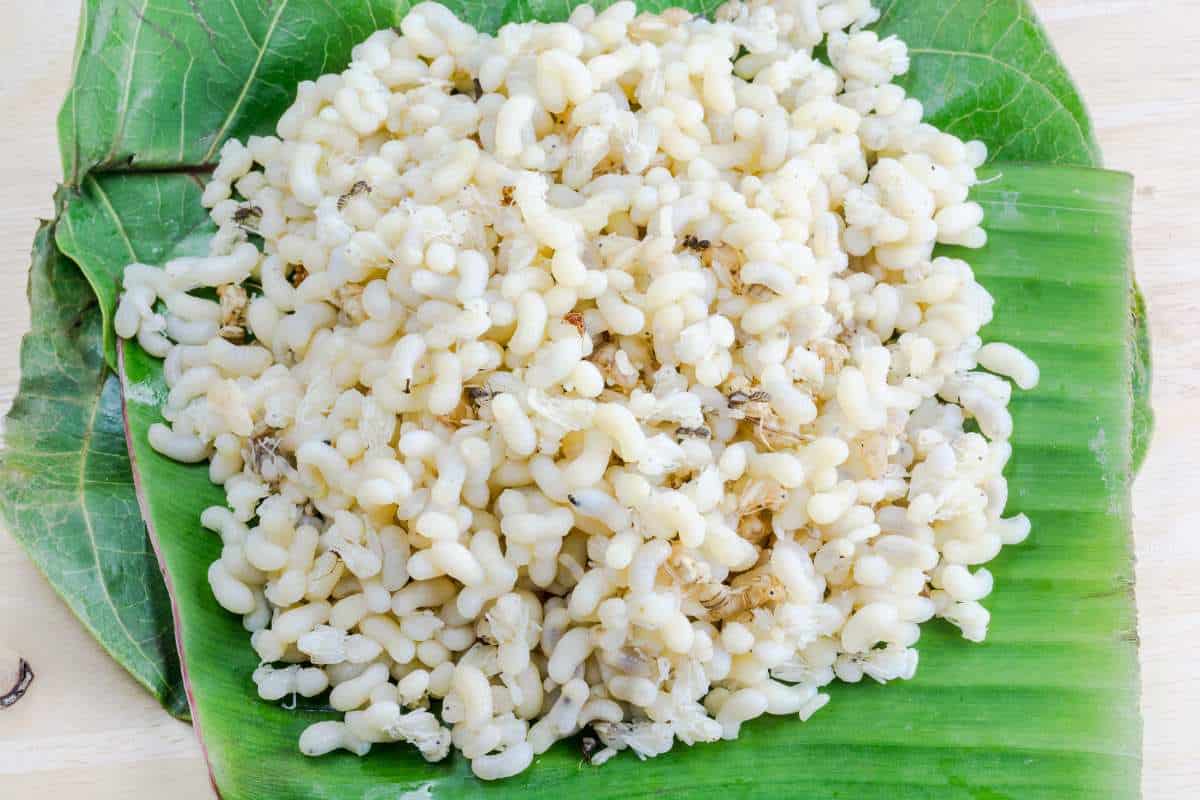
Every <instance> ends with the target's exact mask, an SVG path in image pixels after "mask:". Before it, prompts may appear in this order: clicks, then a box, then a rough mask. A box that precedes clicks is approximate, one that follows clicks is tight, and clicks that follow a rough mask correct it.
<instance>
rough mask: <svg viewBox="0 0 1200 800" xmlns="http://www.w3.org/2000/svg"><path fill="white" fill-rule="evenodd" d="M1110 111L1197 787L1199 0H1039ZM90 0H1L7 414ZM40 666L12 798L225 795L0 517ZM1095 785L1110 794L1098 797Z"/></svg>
mask: <svg viewBox="0 0 1200 800" xmlns="http://www.w3.org/2000/svg"><path fill="white" fill-rule="evenodd" d="M1035 5H1036V6H1037V9H1038V11H1039V12H1040V13H1041V16H1042V19H1043V20H1044V21H1045V23H1046V25H1047V27H1048V28H1049V29H1050V33H1051V35H1052V38H1053V39H1054V42H1055V44H1056V45H1057V47H1058V48H1059V51H1060V52H1061V53H1062V55H1063V58H1064V59H1065V61H1066V63H1067V65H1068V66H1069V67H1070V69H1071V71H1072V73H1073V74H1074V76H1075V78H1076V80H1077V81H1078V82H1079V84H1080V86H1081V87H1082V90H1083V94H1084V96H1085V97H1086V98H1087V100H1088V102H1089V104H1090V107H1091V110H1092V114H1093V116H1094V118H1095V121H1096V125H1097V128H1098V132H1099V137H1100V141H1101V143H1102V144H1103V147H1104V153H1105V157H1106V160H1107V163H1108V166H1110V167H1112V168H1114V169H1121V170H1127V171H1129V172H1132V173H1133V174H1134V175H1135V176H1136V178H1137V203H1136V216H1135V218H1134V233H1135V248H1136V264H1137V275H1138V279H1139V281H1140V282H1141V285H1142V288H1143V289H1144V290H1145V292H1146V295H1147V297H1148V299H1149V304H1150V320H1151V326H1152V329H1153V337H1154V361H1155V364H1154V407H1155V411H1156V413H1157V415H1158V428H1157V432H1156V435H1155V438H1154V444H1153V447H1152V449H1151V451H1150V458H1149V460H1148V461H1147V463H1146V466H1145V468H1144V469H1143V470H1142V473H1141V476H1140V477H1139V479H1138V483H1137V485H1136V488H1135V491H1134V508H1135V513H1136V518H1135V521H1134V528H1135V539H1136V545H1137V558H1138V566H1137V599H1138V608H1139V615H1140V627H1141V642H1142V649H1141V657H1142V682H1143V701H1142V709H1143V714H1144V716H1145V770H1144V772H1145V777H1144V781H1143V787H1144V795H1145V797H1146V798H1147V799H1148V800H1165V799H1166V798H1170V799H1171V800H1184V799H1185V798H1195V797H1200V759H1198V758H1197V757H1196V755H1195V747H1196V742H1197V741H1198V736H1197V731H1198V730H1200V728H1198V723H1197V720H1198V719H1200V680H1196V678H1195V665H1196V663H1197V662H1200V535H1198V534H1200V532H1198V530H1197V529H1198V528H1200V506H1198V505H1197V502H1196V495H1197V493H1198V492H1200V486H1197V485H1196V483H1197V480H1198V479H1200V469H1198V467H1200V348H1197V346H1196V340H1197V339H1198V338H1200V157H1197V155H1196V153H1197V151H1198V149H1200V0H1035ZM78 8H79V2H78V0H37V2H34V3H25V2H21V0H0V76H2V77H0V109H3V110H4V117H5V119H4V121H3V122H2V123H0V286H3V295H2V296H0V412H2V411H5V410H7V408H8V405H9V403H10V402H11V400H12V396H13V394H14V392H15V391H16V385H17V379H18V365H17V353H18V343H19V340H20V337H21V335H22V334H23V333H24V332H25V330H26V329H27V328H28V326H29V309H28V306H27V304H26V302H25V296H24V291H23V290H24V286H25V283H26V271H27V268H28V263H29V262H28V253H29V244H30V242H31V240H32V237H33V233H34V229H35V226H36V221H35V220H36V218H38V217H46V216H49V215H50V214H51V199H50V198H51V193H52V191H53V189H54V186H55V184H56V182H57V181H58V180H59V178H60V167H59V160H58V149H57V145H56V137H55V115H56V113H57V110H58V105H59V103H60V102H61V100H62V97H63V95H64V93H65V91H66V88H67V83H68V80H69V75H70V70H71V56H72V52H73V48H74V39H75V29H76V18H77V15H78ZM6 652H7V653H9V654H15V653H20V654H22V655H23V656H24V657H25V658H27V659H28V660H29V661H30V663H32V664H33V667H34V669H35V670H36V672H37V678H36V680H35V681H34V684H33V687H32V689H31V690H30V693H29V694H28V695H27V696H26V698H25V699H24V700H22V701H21V702H20V703H18V704H17V705H16V706H14V707H13V708H11V709H8V710H4V711H0V797H3V798H6V800H27V799H28V798H34V797H39V798H40V797H51V798H58V797H87V798H92V799H93V800H104V798H122V799H123V800H138V799H139V798H157V797H161V796H164V795H166V794H167V793H169V794H170V796H171V798H172V800H198V799H199V798H209V797H211V796H212V795H211V790H210V789H209V787H208V782H207V777H206V774H205V769H204V765H203V762H202V760H201V757H200V750H199V747H198V746H197V744H196V740H195V737H194V736H193V734H192V731H191V729H190V728H189V727H188V726H186V725H184V724H183V723H180V722H177V721H175V720H173V719H171V718H170V717H168V716H167V715H166V713H165V712H163V711H162V710H161V709H160V708H159V707H158V706H157V705H156V704H155V703H154V702H153V701H152V700H151V699H150V697H149V696H148V695H147V694H146V693H145V692H143V691H142V690H141V688H140V687H139V686H138V685H137V684H135V683H134V682H133V680H132V679H131V678H129V676H128V675H126V674H125V672H124V671H122V670H121V668H120V667H118V666H117V665H116V664H115V663H114V662H113V661H112V660H110V659H109V658H108V656H107V655H106V654H105V653H104V651H103V650H101V649H100V647H99V646H98V645H97V644H96V643H95V641H93V640H92V639H91V638H90V637H89V636H88V634H87V632H86V631H84V629H83V627H82V626H81V625H80V624H79V623H78V622H77V621H76V620H75V618H74V617H73V616H72V615H71V613H70V612H69V611H68V610H67V608H66V606H65V605H64V604H63V603H62V602H61V601H60V600H59V599H58V597H57V596H56V595H55V594H54V592H53V591H51V589H50V587H49V585H48V584H47V583H46V582H45V581H44V580H43V579H42V577H41V576H40V575H39V574H38V572H37V571H36V570H35V569H34V567H33V565H32V564H31V563H30V562H29V561H28V560H27V559H26V558H25V557H24V555H23V554H22V553H21V551H20V549H19V548H18V547H17V545H16V544H15V543H14V542H13V540H12V539H11V538H9V537H8V536H7V534H0V654H3V653H6ZM1097 800H1099V799H1098V798H1097Z"/></svg>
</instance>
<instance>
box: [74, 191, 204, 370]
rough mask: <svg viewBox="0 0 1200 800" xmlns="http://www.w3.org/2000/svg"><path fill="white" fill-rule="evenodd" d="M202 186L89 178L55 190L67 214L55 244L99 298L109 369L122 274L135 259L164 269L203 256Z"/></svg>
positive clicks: (112, 363)
mask: <svg viewBox="0 0 1200 800" xmlns="http://www.w3.org/2000/svg"><path fill="white" fill-rule="evenodd" d="M201 185H202V184H201V182H200V179H199V178H198V177H196V176H193V175H179V174H172V175H166V174H148V175H99V176H96V175H88V176H87V177H86V178H84V179H83V184H82V185H81V186H80V187H79V189H78V190H75V191H70V190H64V191H62V192H60V200H61V202H62V204H63V206H64V209H63V211H62V213H61V215H60V219H59V224H58V230H57V232H56V234H55V241H56V242H57V244H58V247H59V249H60V250H62V252H63V254H65V255H66V256H68V257H69V258H70V259H71V260H73V261H74V262H75V263H76V264H78V265H79V266H80V268H81V269H82V270H83V274H84V275H86V276H87V279H88V282H89V283H90V284H91V285H92V290H93V291H94V292H95V293H96V298H97V299H98V300H99V301H100V311H101V314H102V315H103V320H104V326H103V329H104V352H105V358H106V359H107V360H108V363H109V365H110V366H111V367H113V368H114V369H115V368H116V363H117V362H116V337H115V334H114V332H113V326H112V315H113V313H114V312H115V311H116V307H117V297H118V295H119V294H120V288H121V272H122V270H124V269H125V265H126V264H129V263H131V262H134V261H140V262H144V263H147V264H162V263H163V262H165V261H167V260H169V259H172V258H175V257H176V256H181V255H199V254H202V253H206V252H208V250H207V248H208V239H209V238H210V237H211V236H212V234H213V231H214V230H215V228H214V226H213V224H212V220H210V219H209V217H208V210H207V209H205V208H204V207H203V206H201V205H200V190H201V188H200V187H201Z"/></svg>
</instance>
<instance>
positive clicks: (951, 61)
mask: <svg viewBox="0 0 1200 800" xmlns="http://www.w3.org/2000/svg"><path fill="white" fill-rule="evenodd" d="M876 5H877V7H878V8H879V9H880V10H881V13H882V16H881V17H880V20H879V22H878V23H877V24H876V25H875V30H877V31H879V33H880V34H881V35H884V34H894V35H896V36H899V37H900V38H901V39H903V40H904V41H906V42H907V43H908V51H909V53H910V54H911V56H912V67H911V69H910V70H909V72H908V74H907V75H906V76H904V78H903V79H902V80H901V83H902V84H903V85H904V86H905V88H907V89H908V90H909V93H910V94H911V95H912V96H914V97H916V98H918V99H919V100H920V101H921V102H922V103H924V104H925V116H926V119H927V121H928V122H930V123H932V124H933V125H936V126H937V127H939V128H941V129H942V130H945V131H949V132H950V133H953V134H955V135H957V136H959V137H961V138H963V139H982V140H983V141H985V142H987V143H988V150H989V155H990V157H991V159H992V160H993V161H1033V162H1047V163H1055V164H1076V165H1080V166H1100V163H1101V159H1100V146H1099V145H1098V144H1097V143H1096V138H1095V135H1094V134H1093V132H1092V123H1091V120H1090V119H1089V118H1088V115H1087V109H1086V108H1084V105H1083V100H1081V99H1080V97H1079V93H1078V92H1077V91H1076V89H1075V85H1074V84H1073V83H1072V82H1071V78H1070V76H1069V75H1068V74H1067V71H1066V69H1065V68H1064V67H1063V65H1062V62H1060V61H1059V60H1058V55H1057V54H1056V53H1055V52H1054V46H1053V45H1052V44H1051V43H1050V39H1049V37H1048V36H1047V35H1046V33H1045V31H1044V30H1042V28H1041V26H1040V25H1039V24H1038V22H1037V18H1036V17H1035V16H1034V13H1033V9H1031V8H1030V7H1029V4H1028V2H1026V0H884V2H878V3H876Z"/></svg>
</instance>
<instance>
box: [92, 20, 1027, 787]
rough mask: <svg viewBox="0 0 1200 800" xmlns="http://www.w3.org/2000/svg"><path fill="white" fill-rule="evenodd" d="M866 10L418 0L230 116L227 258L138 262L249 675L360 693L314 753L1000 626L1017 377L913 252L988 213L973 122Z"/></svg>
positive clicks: (677, 703) (312, 745)
mask: <svg viewBox="0 0 1200 800" xmlns="http://www.w3.org/2000/svg"><path fill="white" fill-rule="evenodd" d="M877 16H878V13H877V11H875V10H874V9H872V7H871V6H870V4H869V3H868V2H867V0H790V2H787V3H775V2H769V1H764V0H751V1H750V2H737V1H735V2H730V3H728V4H726V5H724V6H722V7H721V8H720V9H719V10H718V11H717V12H716V13H715V15H714V17H713V18H712V19H705V18H702V17H696V16H693V15H692V14H690V13H688V12H686V11H683V10H681V9H669V10H667V11H665V12H663V13H662V14H658V15H655V14H648V13H642V14H639V13H638V12H637V11H636V9H635V6H634V5H633V3H630V2H617V3H615V4H613V5H611V6H609V7H608V8H607V9H606V10H604V11H602V12H597V11H595V10H594V9H592V8H590V7H588V6H579V7H577V8H575V9H574V11H573V12H572V13H571V16H570V18H569V20H568V21H567V22H564V23H554V24H544V23H525V24H511V25H507V26H505V27H503V28H501V29H500V31H499V32H498V33H497V34H496V35H494V36H492V35H488V34H484V33H480V32H478V31H476V30H474V29H473V28H472V27H470V26H469V25H467V24H465V23H463V22H462V21H460V20H458V19H457V18H456V17H455V16H454V15H453V14H452V13H451V12H450V11H449V10H447V9H446V8H444V7H443V6H440V5H437V4H432V3H423V4H421V5H417V6H416V7H414V8H413V9H412V10H411V11H410V12H409V13H408V15H407V16H406V17H405V18H404V20H403V22H402V23H401V25H400V26H399V28H398V29H397V30H382V31H378V32H376V33H374V34H372V35H371V36H370V37H369V38H368V39H367V40H366V41H364V42H362V43H361V44H360V45H358V46H357V47H356V48H355V49H354V51H353V61H352V62H351V64H350V65H349V67H348V68H347V69H346V70H345V71H344V72H342V73H340V74H331V75H324V76H322V77H320V78H319V79H317V80H316V81H306V82H304V83H301V84H300V85H299V87H298V90H297V95H296V100H295V103H294V104H293V105H292V106H291V107H290V108H289V109H288V110H287V111H286V112H285V113H284V114H283V116H282V117H281V118H280V120H279V123H278V125H277V128H276V135H274V136H255V137H250V139H249V140H247V141H246V142H245V143H241V142H238V141H232V140H231V141H229V142H226V143H225V145H224V147H223V148H222V150H221V158H220V163H219V165H218V166H217V167H216V169H215V171H214V172H213V174H212V178H211V180H210V181H209V183H208V184H207V187H206V188H205V190H204V193H203V203H204V204H205V205H206V206H207V207H209V208H210V209H211V215H212V219H213V221H214V222H215V223H216V226H217V231H216V234H215V235H214V236H213V238H212V240H211V242H210V244H209V252H208V254H207V255H204V256H196V257H185V258H177V259H175V260H173V261H170V262H169V263H167V264H166V265H165V266H164V267H162V268H159V267H153V266H148V265H144V264H133V265H130V266H129V267H128V269H127V270H126V271H125V275H124V293H123V296H122V298H121V301H120V305H119V309H118V311H117V314H116V319H115V323H116V329H117V332H118V334H119V335H121V336H123V337H126V338H136V340H137V341H138V342H139V343H140V344H141V346H142V347H143V348H144V349H145V350H146V351H148V352H149V353H151V354H153V355H154V356H157V357H161V358H163V359H164V374H165V377H166V381H167V384H168V385H169V386H170V392H169V395H168V396H167V398H166V400H165V402H164V404H163V406H162V416H163V418H164V421H163V422H161V423H159V424H156V425H154V426H153V427H152V428H151V429H150V431H149V438H150V443H151V444H152V445H153V446H154V448H155V449H157V450H158V451H159V452H161V453H164V454H165V455H167V456H170V457H171V458H174V459H176V460H178V461H182V462H188V463H194V462H207V463H208V469H209V473H210V475H211V478H212V480H213V481H214V482H215V483H218V484H221V485H222V486H223V487H224V490H225V496H226V505H225V506H223V507H215V508H210V509H208V510H207V511H205V512H204V514H203V516H202V517H201V518H200V519H199V520H198V521H197V522H198V523H199V524H201V525H203V526H204V527H206V528H208V529H210V530H212V531H213V532H214V533H215V534H216V535H218V536H219V537H220V539H221V544H222V547H221V553H220V557H219V558H218V559H217V560H216V561H214V562H213V564H212V566H211V568H210V570H209V573H208V577H209V582H210V583H211V586H212V590H213V594H214V596H215V598H216V602H218V603H219V604H220V605H221V606H222V607H224V608H225V609H227V610H228V611H229V612H231V613H234V614H239V615H242V616H243V619H244V623H245V627H246V629H247V630H248V631H249V632H250V636H249V638H250V644H251V646H253V648H254V650H255V651H256V652H257V654H258V656H259V659H260V661H261V666H259V667H258V669H257V670H255V672H254V674H253V676H251V675H247V676H246V680H248V681H249V680H251V679H252V680H253V681H254V682H255V684H256V685H257V687H258V691H259V694H260V695H261V696H262V697H263V698H264V700H266V701H272V702H282V703H290V702H292V701H294V699H295V698H296V697H297V696H303V697H314V696H317V695H322V696H327V698H328V700H327V702H328V704H329V705H330V706H332V707H333V708H334V709H336V711H337V712H339V716H338V717H337V718H330V719H328V720H326V721H322V722H318V723H316V724H314V725H312V726H311V727H309V728H308V729H307V730H305V731H304V733H303V735H302V736H301V738H300V743H299V746H300V749H301V750H302V751H303V752H304V753H305V754H308V755H311V756H319V755H321V754H324V753H327V752H330V751H332V750H335V749H338V748H341V749H344V750H349V751H351V752H354V753H357V754H359V755H363V754H366V753H367V751H369V750H370V749H371V747H372V745H373V744H376V743H381V742H396V741H403V742H408V743H409V744H411V745H412V746H413V747H414V748H415V749H416V750H417V751H418V752H419V753H420V754H421V756H423V757H424V758H426V759H428V760H430V761H437V760H440V759H443V758H446V757H447V756H448V755H449V753H450V751H451V749H452V747H453V748H456V749H457V750H459V751H460V752H461V754H462V757H464V758H467V759H469V760H470V762H471V767H472V769H473V771H474V773H475V774H476V775H477V776H479V777H480V778H482V779H485V780H492V779H499V778H505V777H508V776H512V775H515V774H517V773H519V772H521V771H522V770H524V769H526V768H527V767H528V766H529V765H530V764H531V762H532V761H533V760H534V759H535V758H536V757H537V756H538V755H539V754H540V753H543V752H545V751H546V750H547V749H548V748H549V747H551V746H552V745H553V744H554V743H555V742H556V741H559V740H561V739H564V738H567V737H572V736H574V735H576V734H578V733H580V732H584V735H585V736H584V741H585V743H586V757H587V758H588V760H589V761H590V762H591V763H592V764H600V763H603V762H604V761H606V760H608V759H609V758H612V757H613V756H614V755H616V754H617V753H618V752H619V751H621V750H625V749H629V750H632V751H633V752H634V753H635V754H636V756H637V757H639V758H646V757H650V756H655V755H659V754H661V753H665V752H667V751H668V750H670V749H671V748H672V747H673V746H674V744H675V742H676V740H678V741H680V742H682V743H683V744H685V745H692V744H695V743H697V742H712V741H716V740H719V739H733V738H735V737H737V735H738V732H739V730H740V728H741V726H742V725H743V724H744V723H746V722H748V721H750V720H752V719H754V718H755V717H758V716H760V715H763V714H779V715H791V716H796V717H799V718H800V719H802V720H807V719H808V718H809V717H810V716H811V715H813V714H814V713H815V712H816V711H817V710H818V709H820V708H821V707H822V706H823V705H824V704H825V703H826V702H827V701H828V699H829V697H828V695H826V694H825V693H823V692H822V688H823V687H825V686H826V685H827V684H829V683H830V682H831V681H833V680H835V679H840V680H843V681H859V680H861V679H862V678H863V676H869V677H870V678H872V679H874V680H876V681H879V682H886V681H890V680H894V679H906V678H910V677H911V676H912V675H913V673H914V670H916V668H917V650H916V649H915V645H916V643H917V640H918V638H919V636H920V628H919V625H920V623H922V622H925V621H926V620H929V619H931V618H933V617H941V618H944V619H946V620H948V621H949V622H951V623H952V624H954V625H956V626H957V627H958V628H960V629H961V631H962V634H963V636H964V637H966V638H967V639H970V640H972V641H978V640H981V639H983V638H984V636H985V634H986V631H987V625H988V612H987V611H986V610H985V608H984V607H983V606H982V605H981V604H980V601H981V600H982V599H983V598H984V597H985V596H986V595H987V594H988V593H989V592H990V591H991V589H992V576H991V575H990V573H989V572H988V571H987V569H985V568H982V567H980V566H979V565H981V564H983V563H985V562H987V561H989V560H990V559H992V558H993V557H994V556H995V555H996V554H997V553H998V552H999V550H1000V548H1001V546H1002V545H1005V544H1014V543H1017V542H1020V541H1021V540H1022V539H1023V538H1024V537H1025V536H1026V535H1027V534H1028V532H1029V522H1028V520H1027V519H1026V518H1025V517H1023V516H1016V517H1012V518H1004V517H1002V512H1003V510H1004V506H1005V503H1006V500H1007V489H1006V484H1005V480H1004V478H1003V476H1002V474H1001V473H1002V469H1003V467H1004V465H1005V463H1006V461H1007V460H1008V458H1009V455H1010V453H1011V447H1010V445H1009V442H1008V440H1009V437H1010V435H1011V433H1012V418H1011V416H1010V415H1009V412H1008V410H1007V405H1008V402H1009V398H1010V394H1011V385H1010V382H1009V379H1011V381H1012V382H1013V383H1015V384H1016V385H1017V386H1019V387H1020V388H1023V389H1027V388H1030V387H1032V386H1033V385H1035V384H1036V382H1037V377H1038V371H1037V367H1036V366H1035V365H1034V363H1033V362H1032V361H1030V360H1029V359H1028V358H1027V357H1026V356H1024V355H1023V354H1022V353H1020V352H1019V351H1018V350H1016V349H1014V348H1012V347H1010V346H1008V345H1005V344H1001V343H991V344H987V345H983V343H982V341H981V339H980V336H979V331H980V328H981V327H982V326H983V325H985V324H986V323H987V322H988V321H989V320H990V319H991V316H992V298H991V296H990V295H989V294H988V292H987V291H986V290H985V289H984V288H983V287H982V286H980V285H979V284H978V283H977V282H976V280H975V277H974V275H973V274H972V271H971V268H970V266H969V265H968V264H967V263H966V262H964V261H962V260H959V259H956V258H946V257H938V256H935V255H934V248H935V246H936V245H938V244H953V245H960V246H964V247H968V248H978V247H982V246H983V245H984V243H985V241H986V235H985V233H984V231H983V229H982V228H981V227H980V225H981V222H982V218H983V212H982V209H981V208H980V206H979V205H977V204H975V203H973V202H971V201H970V200H969V199H968V191H969V189H970V187H971V186H972V185H973V184H974V183H975V180H976V168H977V167H979V166H980V165H982V164H983V162H984V160H985V157H986V152H985V148H984V147H983V145H982V144H980V143H979V142H965V143H964V142H962V141H960V140H959V139H957V138H955V137H954V136H951V135H949V134H946V133H942V132H940V131H938V130H936V129H935V128H933V127H931V126H929V125H927V124H923V123H922V122H921V117H922V107H921V104H920V103H919V102H918V101H916V100H914V99H912V98H909V97H907V96H906V95H905V92H904V90H903V89H902V88H900V86H898V85H896V84H895V83H893V82H892V81H893V79H894V78H895V77H896V76H897V75H900V74H902V73H904V72H905V71H906V69H907V68H908V54H907V50H906V48H905V45H904V43H903V42H901V41H899V40H897V39H896V38H894V37H888V38H882V39H881V38H879V37H878V36H877V35H876V34H875V33H873V32H871V31H870V30H867V29H866V28H867V27H868V26H869V25H870V24H871V23H872V22H873V21H874V20H875V19H876V18H877ZM822 44H823V45H824V53H825V54H827V56H825V55H822V57H821V58H817V57H816V56H814V48H817V47H818V46H819V45H822ZM826 60H827V63H826ZM214 290H215V294H214ZM214 297H215V298H216V299H213V298H214ZM979 366H983V367H984V368H986V370H987V371H980V370H978V369H977V367H979Z"/></svg>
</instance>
